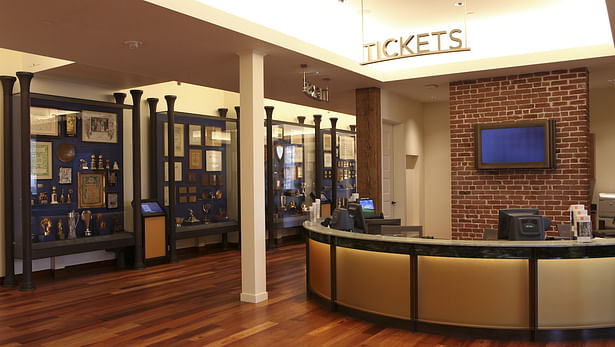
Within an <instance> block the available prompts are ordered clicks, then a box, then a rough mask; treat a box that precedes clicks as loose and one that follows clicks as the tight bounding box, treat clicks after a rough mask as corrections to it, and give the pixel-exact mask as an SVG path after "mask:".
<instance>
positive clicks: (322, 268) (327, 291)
mask: <svg viewBox="0 0 615 347" xmlns="http://www.w3.org/2000/svg"><path fill="white" fill-rule="evenodd" d="M309 247H310V250H309V252H310V264H309V266H310V286H311V287H312V290H313V291H314V292H316V293H317V294H319V295H321V296H323V297H325V298H327V299H331V254H330V251H331V248H330V246H329V245H328V244H326V243H322V242H318V241H314V240H309Z"/></svg>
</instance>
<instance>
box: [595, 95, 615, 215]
mask: <svg viewBox="0 0 615 347" xmlns="http://www.w3.org/2000/svg"><path fill="white" fill-rule="evenodd" d="M589 100H590V104H589V129H590V132H591V133H593V134H595V155H596V156H595V178H596V180H595V187H594V196H593V199H592V202H593V203H597V202H598V193H615V161H614V160H613V153H615V116H614V115H613V112H614V111H615V88H602V89H591V90H590V91H589Z"/></svg>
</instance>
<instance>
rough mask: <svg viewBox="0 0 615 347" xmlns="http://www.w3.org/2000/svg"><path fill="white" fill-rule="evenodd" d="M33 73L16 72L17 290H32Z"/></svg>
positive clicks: (33, 287)
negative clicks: (18, 128) (19, 249)
mask: <svg viewBox="0 0 615 347" xmlns="http://www.w3.org/2000/svg"><path fill="white" fill-rule="evenodd" d="M32 77H34V74H32V73H30V72H18V73H17V78H19V89H20V100H21V105H20V116H21V135H20V136H21V138H20V142H21V147H20V149H21V159H20V165H21V174H22V175H23V177H24V179H22V181H21V187H20V188H21V202H20V208H21V229H22V236H21V242H22V244H23V245H22V246H23V250H22V251H23V258H22V261H23V275H22V281H21V287H20V288H19V290H34V289H36V287H35V286H34V282H33V281H32V220H31V219H32V206H31V202H30V201H31V200H30V199H31V198H32V191H31V189H30V180H29V179H27V178H29V177H30V155H31V154H30V83H31V82H32Z"/></svg>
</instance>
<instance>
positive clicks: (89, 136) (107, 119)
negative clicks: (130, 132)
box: [81, 110, 118, 143]
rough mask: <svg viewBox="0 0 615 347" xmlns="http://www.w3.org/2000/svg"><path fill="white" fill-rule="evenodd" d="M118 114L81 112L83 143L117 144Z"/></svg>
mask: <svg viewBox="0 0 615 347" xmlns="http://www.w3.org/2000/svg"><path fill="white" fill-rule="evenodd" d="M117 129H118V125H117V114H115V113H108V112H95V111H88V110H83V111H81V141H83V142H103V143H117Z"/></svg>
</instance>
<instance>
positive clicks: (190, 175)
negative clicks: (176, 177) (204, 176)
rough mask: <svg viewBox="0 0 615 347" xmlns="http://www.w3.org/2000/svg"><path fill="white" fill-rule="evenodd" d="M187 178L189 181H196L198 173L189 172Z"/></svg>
mask: <svg viewBox="0 0 615 347" xmlns="http://www.w3.org/2000/svg"><path fill="white" fill-rule="evenodd" d="M186 180H187V181H188V183H196V174H195V173H194V172H189V173H187V174H186Z"/></svg>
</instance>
